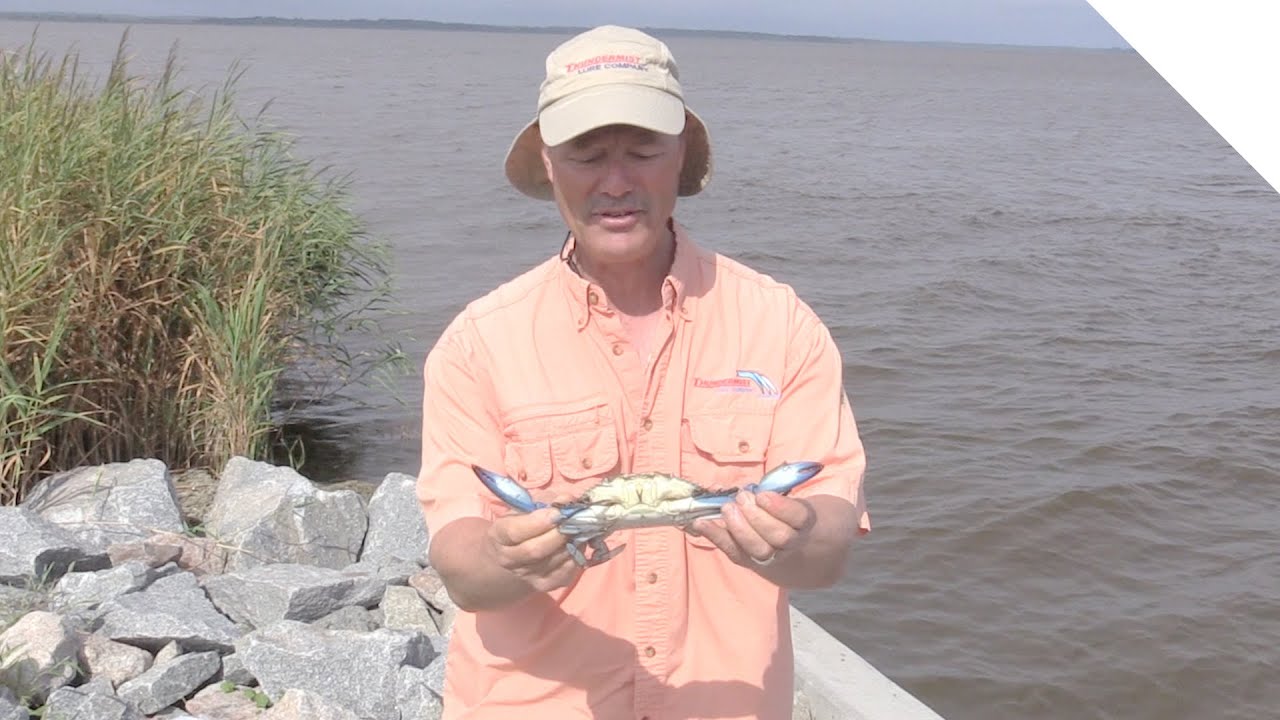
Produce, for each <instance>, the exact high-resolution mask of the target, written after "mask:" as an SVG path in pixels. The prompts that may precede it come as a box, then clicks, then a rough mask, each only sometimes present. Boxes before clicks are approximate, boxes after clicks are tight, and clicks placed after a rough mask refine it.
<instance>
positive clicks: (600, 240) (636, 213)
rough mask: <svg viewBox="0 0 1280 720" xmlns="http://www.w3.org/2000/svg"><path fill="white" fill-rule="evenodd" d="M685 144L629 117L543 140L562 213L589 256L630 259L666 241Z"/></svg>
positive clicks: (602, 261)
mask: <svg viewBox="0 0 1280 720" xmlns="http://www.w3.org/2000/svg"><path fill="white" fill-rule="evenodd" d="M684 149H685V141H684V137H683V136H677V135H662V134H659V133H655V132H652V131H649V130H644V129H641V128H637V127H632V126H628V125H610V126H608V127H603V128H599V129H597V130H593V131H591V132H589V133H584V134H583V135H579V136H578V137H577V138H574V139H573V140H570V141H568V142H565V143H563V144H561V145H557V146H555V147H549V148H543V151H542V161H543V164H544V165H545V166H546V169H547V177H548V178H550V179H551V184H552V187H554V188H555V196H556V204H557V205H559V207H560V214H561V215H562V216H563V217H564V220H565V222H566V223H567V224H568V226H569V229H570V231H572V232H573V236H574V238H575V240H576V242H577V246H578V247H580V248H581V249H582V251H583V253H584V254H585V255H586V256H587V257H588V258H589V262H591V263H593V264H598V265H616V264H619V263H628V262H636V261H640V260H643V259H645V258H647V257H649V256H650V255H652V254H653V253H655V252H657V251H659V250H660V249H661V248H663V247H664V242H665V240H666V238H667V234H668V233H667V220H668V219H669V218H670V217H671V213H672V211H673V210H674V209H675V204H676V196H677V189H678V187H679V183H680V168H681V167H682V166H683V164H684Z"/></svg>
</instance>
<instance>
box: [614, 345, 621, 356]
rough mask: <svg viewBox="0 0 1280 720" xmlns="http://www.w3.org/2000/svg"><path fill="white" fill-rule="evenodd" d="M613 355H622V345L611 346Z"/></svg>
mask: <svg viewBox="0 0 1280 720" xmlns="http://www.w3.org/2000/svg"><path fill="white" fill-rule="evenodd" d="M613 354H614V355H621V354H622V343H615V344H614V346H613Z"/></svg>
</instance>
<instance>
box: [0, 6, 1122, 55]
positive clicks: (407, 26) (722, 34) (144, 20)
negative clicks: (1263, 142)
mask: <svg viewBox="0 0 1280 720" xmlns="http://www.w3.org/2000/svg"><path fill="white" fill-rule="evenodd" d="M0 20H22V21H28V22H80V23H125V24H138V25H144V24H145V25H233V26H275V27H322V28H353V29H367V30H436V31H449V32H500V33H537V34H544V35H546V34H555V35H573V34H576V33H579V32H582V31H583V30H586V29H588V28H587V27H585V26H583V27H573V26H567V25H547V26H532V25H488V24H481V23H454V22H439V21H437V20H410V19H398V18H382V19H376V20H375V19H361V18H346V19H337V18H335V19H319V18H286V17H276V16H255V17H209V16H195V15H166V16H148V15H123V14H111V13H74V12H66V13H59V12H15V11H0ZM640 29H642V30H644V31H646V32H649V33H651V34H654V35H665V36H691V37H714V38H733V39H742V40H791V41H798V42H825V43H894V44H907V45H930V46H961V47H1007V48H1025V49H1034V50H1055V49H1056V50H1081V51H1085V52H1117V51H1118V52H1134V51H1133V49H1132V48H1128V47H1119V46H1116V47H1086V46H1072V45H1014V44H1008V43H978V42H960V41H933V40H914V41H913V40H877V39H874V38H855V37H837V36H834V35H786V34H782V33H767V32H753V31H748V30H693V29H689V28H667V27H642V28H640Z"/></svg>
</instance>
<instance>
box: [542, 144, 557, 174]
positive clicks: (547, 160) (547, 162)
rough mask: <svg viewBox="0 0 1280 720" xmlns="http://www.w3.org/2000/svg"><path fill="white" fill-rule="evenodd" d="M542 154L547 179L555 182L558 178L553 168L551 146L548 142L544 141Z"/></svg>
mask: <svg viewBox="0 0 1280 720" xmlns="http://www.w3.org/2000/svg"><path fill="white" fill-rule="evenodd" d="M540 154H541V155H542V167H543V169H544V170H546V171H547V180H550V181H551V182H552V183H555V181H556V179H555V176H554V175H553V174H552V170H551V148H549V147H547V146H546V143H543V145H542V152H541V153H540Z"/></svg>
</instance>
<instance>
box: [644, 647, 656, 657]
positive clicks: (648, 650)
mask: <svg viewBox="0 0 1280 720" xmlns="http://www.w3.org/2000/svg"><path fill="white" fill-rule="evenodd" d="M657 654H658V651H657V650H654V649H653V646H652V645H650V646H649V647H647V648H645V649H644V656H645V657H653V656H654V655H657Z"/></svg>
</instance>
